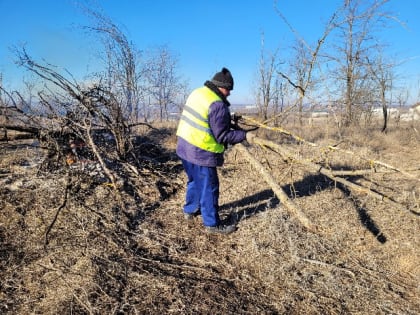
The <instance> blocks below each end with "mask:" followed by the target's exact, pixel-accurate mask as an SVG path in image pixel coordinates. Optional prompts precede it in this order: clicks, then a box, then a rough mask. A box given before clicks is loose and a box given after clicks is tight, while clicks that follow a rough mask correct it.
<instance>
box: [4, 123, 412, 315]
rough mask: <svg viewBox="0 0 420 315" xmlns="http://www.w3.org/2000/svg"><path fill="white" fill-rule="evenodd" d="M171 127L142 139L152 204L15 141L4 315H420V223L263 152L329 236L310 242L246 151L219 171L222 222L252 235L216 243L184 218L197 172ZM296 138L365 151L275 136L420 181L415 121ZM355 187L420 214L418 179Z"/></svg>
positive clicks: (315, 154)
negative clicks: (183, 157) (380, 164)
mask: <svg viewBox="0 0 420 315" xmlns="http://www.w3.org/2000/svg"><path fill="white" fill-rule="evenodd" d="M168 130H170V131H172V133H167V132H166V133H162V134H158V135H157V136H156V135H155V133H156V132H155V131H153V132H149V131H148V130H146V129H145V130H141V132H143V135H144V136H145V137H148V138H147V139H148V141H149V142H148V143H149V144H148V146H147V148H146V147H145V146H143V147H142V150H140V151H139V154H142V155H147V154H150V157H149V159H147V160H145V161H148V162H147V163H149V164H147V165H148V167H145V168H144V169H143V170H140V174H141V175H140V176H139V177H137V178H136V177H130V179H129V180H130V181H131V182H133V183H136V185H137V186H138V187H140V191H141V192H142V194H141V195H140V194H135V193H134V192H133V191H130V190H128V189H126V190H122V192H121V194H120V195H119V196H117V195H115V193H114V192H113V190H112V189H111V187H109V186H108V185H106V183H104V182H103V180H101V179H100V178H97V177H95V176H89V175H87V174H86V172H83V171H80V170H75V169H68V168H67V167H65V166H64V165H63V164H60V161H57V164H56V167H55V168H54V169H53V170H48V169H46V168H42V167H40V164H39V162H40V161H42V159H43V158H44V155H43V152H42V151H39V149H37V148H36V147H32V146H28V145H27V143H23V142H20V143H19V142H15V143H11V144H8V145H2V147H1V151H0V156H1V159H0V195H1V199H0V209H1V212H0V245H1V247H0V256H1V257H0V258H1V261H0V273H1V279H2V281H1V284H0V311H1V312H2V313H3V314H57V313H62V314H168V313H173V314H418V313H419V311H420V302H419V298H418V297H419V293H420V292H419V280H420V269H419V263H418V262H419V261H420V254H419V248H420V247H419V246H420V236H419V233H418V231H419V230H420V229H419V228H420V219H419V217H418V215H415V214H413V213H411V212H409V211H406V212H403V211H398V210H396V209H393V208H392V207H389V206H388V205H387V204H386V203H383V202H379V201H376V200H374V199H372V198H370V197H369V196H366V195H364V194H358V193H356V192H352V191H350V190H348V189H346V188H345V187H343V186H340V185H336V184H335V183H334V182H332V181H331V180H329V179H328V178H326V177H324V176H321V175H319V174H313V173H309V172H308V171H307V170H306V169H305V168H304V167H303V166H301V165H299V164H298V163H297V162H296V161H294V162H291V161H290V160H285V159H283V158H282V157H280V156H279V155H278V154H276V153H275V152H272V151H270V150H266V149H264V148H261V147H249V150H251V152H252V154H253V155H254V156H255V157H256V158H258V160H259V161H261V162H262V163H263V164H264V165H265V167H266V168H267V169H268V170H270V173H271V174H272V176H273V177H274V178H275V179H276V181H277V182H278V183H280V184H281V186H282V187H283V189H284V190H285V191H286V192H287V193H288V194H289V196H290V197H291V198H294V202H295V203H296V204H297V205H298V206H299V207H300V208H301V209H302V211H303V212H304V213H305V214H306V215H307V216H308V217H309V218H310V220H311V221H312V222H313V223H314V224H316V225H317V226H319V227H320V228H321V229H320V230H321V232H320V233H318V234H315V233H309V232H307V231H305V230H304V229H303V228H302V227H301V225H300V224H299V222H298V221H297V220H296V219H295V218H294V217H293V216H292V215H290V214H289V213H288V211H287V209H285V208H284V207H283V206H282V205H281V204H280V203H279V201H278V199H277V197H276V196H275V195H274V193H273V192H272V190H271V188H270V187H269V186H268V185H267V184H266V183H265V182H264V181H263V179H262V177H261V176H260V174H259V173H258V172H256V171H255V170H254V169H253V168H252V167H251V166H250V165H249V163H248V162H247V161H246V160H245V159H244V158H243V157H241V156H240V154H239V153H238V151H237V150H236V149H235V148H234V147H233V148H230V149H229V150H228V152H227V154H226V163H225V165H224V167H222V168H221V169H220V170H219V176H220V181H221V199H220V204H221V216H222V217H223V218H224V219H226V220H230V221H236V222H237V223H238V227H239V229H238V231H237V232H235V233H234V234H231V235H228V236H218V235H209V234H206V233H205V232H204V230H203V227H202V223H201V218H200V217H197V218H195V219H194V220H193V221H191V222H185V221H184V220H183V216H182V211H181V209H182V204H183V198H184V186H185V176H184V174H183V172H182V169H181V166H180V164H179V161H178V160H177V159H176V157H175V156H174V147H175V137H174V135H173V129H171V128H169V129H167V130H166V131H168ZM417 130H418V129H417ZM295 131H296V132H298V133H299V134H300V135H302V136H303V137H304V138H307V139H308V140H309V141H314V142H316V143H318V144H320V145H321V146H323V145H326V144H332V143H333V144H336V143H338V142H339V147H340V148H343V149H347V150H352V151H354V152H355V153H356V155H353V156H349V155H346V154H343V153H339V152H329V153H328V152H323V151H322V150H319V148H318V149H313V148H312V149H310V148H306V147H304V146H298V145H296V144H294V143H293V142H291V141H289V140H288V139H286V138H284V137H282V136H279V135H276V134H268V133H265V134H264V136H265V137H267V138H270V139H271V140H275V141H278V142H280V143H284V145H287V147H288V149H290V150H293V151H294V152H296V154H299V156H302V157H305V158H308V159H311V160H312V161H314V162H318V163H324V164H326V163H328V165H331V166H333V167H337V168H341V169H363V168H366V167H369V163H367V162H366V160H364V159H363V158H360V156H362V157H369V158H371V159H378V160H382V161H384V162H386V163H389V164H392V165H395V166H398V167H400V168H403V169H405V170H410V172H411V173H412V174H415V175H416V176H417V177H418V178H419V177H420V172H419V164H418V160H419V158H420V156H419V155H420V153H419V152H420V150H419V144H420V141H419V136H418V134H417V132H416V130H415V129H414V128H412V127H411V126H407V127H403V126H401V127H399V128H395V129H393V130H390V131H389V132H388V134H386V135H385V134H382V133H380V132H378V131H376V130H363V129H355V130H348V131H346V132H345V134H343V135H342V136H343V137H342V138H341V139H339V138H338V137H337V136H336V134H335V133H334V128H333V127H330V128H329V129H328V130H327V129H326V127H322V128H321V127H317V128H316V127H312V128H311V129H299V130H297V129H296V130H295ZM259 135H260V136H262V135H263V132H262V131H259ZM145 139H146V138H145ZM147 152H150V153H147ZM60 165H62V166H61V167H60ZM352 180H353V181H354V182H357V183H359V184H361V185H369V187H371V188H374V189H375V190H380V191H381V192H383V193H386V194H387V195H391V196H392V197H393V198H394V199H395V200H397V201H398V202H401V203H404V204H406V205H409V206H411V207H412V208H413V207H415V206H416V200H417V211H418V200H419V199H418V198H419V196H420V188H419V182H418V181H417V180H415V179H407V178H405V177H404V176H402V175H401V174H398V173H395V172H392V173H380V172H378V173H374V174H371V175H369V176H368V177H358V178H354V179H352ZM66 195H67V198H65V196H66ZM416 198H417V199H416ZM59 209H61V210H59ZM413 209H414V208H413ZM55 217H57V218H56V221H55V223H54V224H53V225H52V224H51V223H52V222H54V218H55ZM47 231H49V232H48V233H47ZM46 237H47V238H46Z"/></svg>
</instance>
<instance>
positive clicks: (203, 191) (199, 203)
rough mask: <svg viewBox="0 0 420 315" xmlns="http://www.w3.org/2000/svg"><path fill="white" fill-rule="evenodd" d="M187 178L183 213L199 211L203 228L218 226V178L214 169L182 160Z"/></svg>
mask: <svg viewBox="0 0 420 315" xmlns="http://www.w3.org/2000/svg"><path fill="white" fill-rule="evenodd" d="M182 165H183V166H184V169H185V172H186V173H187V176H188V182H187V192H186V196H185V205H184V212H186V213H195V212H196V211H198V210H201V215H202V217H203V224H204V225H205V226H217V225H218V224H219V220H220V219H219V213H218V211H219V178H218V176H217V169H216V167H207V166H200V165H196V164H193V163H190V162H188V161H185V160H183V159H182Z"/></svg>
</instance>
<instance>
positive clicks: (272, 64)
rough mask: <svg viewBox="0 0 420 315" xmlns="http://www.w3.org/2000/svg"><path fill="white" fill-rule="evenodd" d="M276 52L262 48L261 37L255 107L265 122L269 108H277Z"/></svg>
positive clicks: (262, 40) (262, 38)
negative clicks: (271, 106)
mask: <svg viewBox="0 0 420 315" xmlns="http://www.w3.org/2000/svg"><path fill="white" fill-rule="evenodd" d="M277 67H278V58H277V51H275V52H274V53H269V52H267V51H266V50H265V48H264V34H262V36H261V53H260V61H259V65H258V77H257V87H256V89H257V91H256V98H257V107H258V112H259V115H260V117H262V118H263V119H264V120H267V118H268V114H269V107H270V105H273V106H274V107H276V106H277V104H278V101H279V86H280V81H279V78H278V77H277Z"/></svg>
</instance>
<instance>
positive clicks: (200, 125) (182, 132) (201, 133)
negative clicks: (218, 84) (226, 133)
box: [176, 86, 225, 153]
mask: <svg viewBox="0 0 420 315" xmlns="http://www.w3.org/2000/svg"><path fill="white" fill-rule="evenodd" d="M215 101H221V98H220V97H219V96H218V95H217V94H216V93H214V92H213V91H212V90H210V89H209V88H208V87H206V86H203V87H201V88H198V89H196V90H194V91H193V92H192V93H191V95H190V96H189V97H188V99H187V102H186V104H185V106H184V109H183V111H182V114H181V119H180V121H179V125H178V130H177V132H176V135H177V136H178V137H181V138H183V139H184V140H185V141H187V142H188V143H190V144H192V145H194V146H196V147H198V148H200V149H203V150H206V151H210V152H214V153H222V152H223V151H224V150H225V147H224V145H223V144H220V143H218V142H217V141H216V139H215V138H214V136H213V133H212V132H211V130H210V125H209V121H208V118H209V108H210V105H211V104H212V103H214V102H215Z"/></svg>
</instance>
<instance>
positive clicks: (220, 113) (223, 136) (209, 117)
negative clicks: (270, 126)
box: [176, 68, 254, 234]
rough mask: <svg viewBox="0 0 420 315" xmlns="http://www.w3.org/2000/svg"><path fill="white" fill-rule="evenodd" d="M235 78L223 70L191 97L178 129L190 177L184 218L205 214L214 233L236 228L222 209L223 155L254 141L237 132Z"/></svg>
mask: <svg viewBox="0 0 420 315" xmlns="http://www.w3.org/2000/svg"><path fill="white" fill-rule="evenodd" d="M231 90H233V77H232V74H231V73H230V71H229V70H228V69H226V68H223V69H222V70H221V71H220V72H217V73H216V74H215V75H214V76H213V78H212V79H211V80H210V81H206V82H205V83H204V86H202V87H199V88H197V89H195V90H194V91H193V92H192V93H191V94H190V95H189V97H188V99H187V101H186V104H185V106H184V109H183V111H182V114H181V118H180V121H179V125H178V129H177V133H176V134H177V136H178V142H177V148H176V152H177V155H178V156H179V157H180V158H181V160H182V164H183V166H184V169H185V172H186V174H187V178H188V182H187V191H186V197H185V205H184V209H183V210H184V217H185V218H186V219H192V218H193V217H194V216H196V215H199V214H201V215H202V219H203V224H204V226H205V228H206V230H207V231H208V232H210V233H221V234H229V233H231V232H234V231H235V230H236V226H235V225H225V224H222V222H221V220H220V218H219V214H218V210H219V179H218V176H217V168H216V167H217V166H222V165H223V161H224V158H223V152H224V151H225V148H226V147H227V145H228V144H231V145H233V144H236V143H240V142H242V141H244V140H248V141H249V142H251V141H252V138H253V137H254V135H253V134H251V133H249V132H246V131H245V130H241V129H238V128H236V129H233V128H232V127H233V125H232V123H231V113H230V110H229V106H230V103H229V102H228V100H227V97H228V96H229V95H230V91H231Z"/></svg>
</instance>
